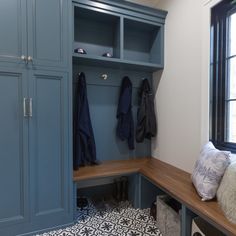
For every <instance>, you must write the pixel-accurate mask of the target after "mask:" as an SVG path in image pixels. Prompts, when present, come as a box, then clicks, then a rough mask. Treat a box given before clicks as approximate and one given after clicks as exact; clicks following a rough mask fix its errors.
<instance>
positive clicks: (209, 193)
mask: <svg viewBox="0 0 236 236" xmlns="http://www.w3.org/2000/svg"><path fill="white" fill-rule="evenodd" d="M229 156H230V152H226V151H220V150H218V149H216V148H215V147H214V145H213V144H212V143H211V142H208V143H207V144H206V145H205V146H204V147H203V148H202V150H201V152H200V156H199V159H198V160H197V162H196V164H195V167H194V170H193V174H192V182H193V184H194V186H195V188H196V190H197V192H198V194H199V195H200V196H201V197H202V200H203V201H206V200H211V199H213V198H214V197H215V195H216V191H217V189H218V187H219V184H220V181H221V179H222V177H223V175H224V173H225V170H226V168H227V167H228V165H229V164H230V157H229Z"/></svg>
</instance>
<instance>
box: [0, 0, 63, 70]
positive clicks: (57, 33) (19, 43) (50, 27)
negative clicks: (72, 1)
mask: <svg viewBox="0 0 236 236" xmlns="http://www.w3.org/2000/svg"><path fill="white" fill-rule="evenodd" d="M0 4H1V7H0V33H1V37H0V61H1V62H13V63H16V64H17V65H24V64H25V62H27V63H28V64H29V65H34V66H47V67H56V68H58V67H60V68H61V67H64V68H66V66H67V65H68V59H67V58H68V53H67V48H68V43H67V37H68V32H67V31H68V26H67V23H68V21H67V19H68V15H67V14H68V10H67V9H68V8H67V4H68V3H67V1H64V0H50V1H47V0H2V1H1V3H0Z"/></svg>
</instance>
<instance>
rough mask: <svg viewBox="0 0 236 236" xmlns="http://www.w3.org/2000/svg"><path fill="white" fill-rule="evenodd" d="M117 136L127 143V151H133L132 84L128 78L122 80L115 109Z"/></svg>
mask: <svg viewBox="0 0 236 236" xmlns="http://www.w3.org/2000/svg"><path fill="white" fill-rule="evenodd" d="M116 117H117V119H118V125H117V136H118V137H119V138H120V139H121V140H122V141H124V140H127V141H128V146H129V149H131V150H132V149H134V120H133V114H132V83H131V81H130V79H129V77H127V76H125V77H124V78H123V80H122V84H121V90H120V97H119V104H118V108H117V115H116Z"/></svg>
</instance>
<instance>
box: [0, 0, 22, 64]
mask: <svg viewBox="0 0 236 236" xmlns="http://www.w3.org/2000/svg"><path fill="white" fill-rule="evenodd" d="M0 35H1V37H0V62H14V63H19V64H24V63H25V62H24V60H22V59H21V56H26V55H27V30H26V0H1V6H0Z"/></svg>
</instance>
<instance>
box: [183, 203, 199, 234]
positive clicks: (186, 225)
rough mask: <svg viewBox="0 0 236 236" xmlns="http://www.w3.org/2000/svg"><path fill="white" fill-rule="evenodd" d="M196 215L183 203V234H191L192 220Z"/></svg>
mask: <svg viewBox="0 0 236 236" xmlns="http://www.w3.org/2000/svg"><path fill="white" fill-rule="evenodd" d="M194 217H196V215H195V214H194V213H193V212H192V211H190V210H189V209H188V208H187V207H186V206H184V205H182V212H181V236H191V233H192V220H193V218H194Z"/></svg>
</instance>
